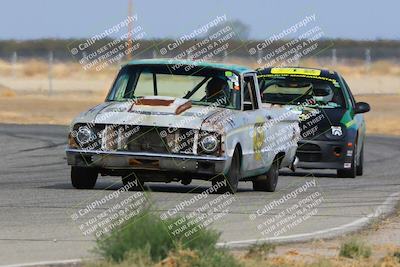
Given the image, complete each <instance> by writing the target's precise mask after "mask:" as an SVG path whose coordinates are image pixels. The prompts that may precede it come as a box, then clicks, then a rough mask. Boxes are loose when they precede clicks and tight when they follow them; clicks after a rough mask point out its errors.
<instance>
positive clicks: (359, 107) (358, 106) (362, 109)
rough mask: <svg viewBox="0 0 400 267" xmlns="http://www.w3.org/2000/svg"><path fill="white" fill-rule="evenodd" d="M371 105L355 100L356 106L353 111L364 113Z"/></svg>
mask: <svg viewBox="0 0 400 267" xmlns="http://www.w3.org/2000/svg"><path fill="white" fill-rule="evenodd" d="M370 109H371V107H370V106H369V104H368V103H365V102H357V103H356V107H355V109H354V113H356V114H358V113H365V112H368V111H370Z"/></svg>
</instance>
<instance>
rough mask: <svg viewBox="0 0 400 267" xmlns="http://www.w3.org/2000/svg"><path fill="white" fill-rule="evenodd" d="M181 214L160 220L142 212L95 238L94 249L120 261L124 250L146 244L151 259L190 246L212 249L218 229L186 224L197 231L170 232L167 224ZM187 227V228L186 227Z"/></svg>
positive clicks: (194, 248) (176, 219)
mask: <svg viewBox="0 0 400 267" xmlns="http://www.w3.org/2000/svg"><path fill="white" fill-rule="evenodd" d="M179 219H180V217H176V218H170V219H167V220H165V221H162V220H161V219H160V217H159V216H157V215H154V214H152V213H150V212H149V211H145V212H143V213H142V214H141V215H138V216H135V217H133V218H131V219H130V220H128V221H126V222H125V223H124V224H123V225H121V227H120V228H118V229H116V230H113V231H112V232H111V233H110V234H108V235H105V236H103V237H102V238H101V239H98V240H97V249H96V251H97V252H98V253H99V254H100V255H101V256H103V257H104V258H105V259H106V260H112V261H115V262H120V261H122V260H124V259H125V257H126V255H127V253H132V252H135V251H140V250H142V249H143V248H145V247H146V246H148V247H149V255H150V258H151V259H152V260H153V261H160V260H161V259H164V258H165V257H166V256H167V255H168V254H169V253H170V252H171V251H177V250H178V249H190V250H197V251H201V252H202V253H205V254H207V253H209V252H212V251H213V250H215V245H216V243H217V241H218V238H219V235H220V234H219V233H217V232H215V231H213V230H208V229H205V228H201V227H198V225H197V224H193V225H188V229H189V230H192V229H194V228H196V229H197V231H196V232H195V233H194V234H192V235H190V236H189V237H185V236H184V234H183V233H181V234H178V235H175V236H172V235H171V233H170V231H169V230H168V228H167V226H168V225H171V224H173V223H175V222H177V221H178V220H179ZM188 229H187V230H186V231H188Z"/></svg>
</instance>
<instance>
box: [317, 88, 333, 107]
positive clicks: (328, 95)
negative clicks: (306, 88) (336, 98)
mask: <svg viewBox="0 0 400 267" xmlns="http://www.w3.org/2000/svg"><path fill="white" fill-rule="evenodd" d="M313 92H314V96H313V98H314V100H315V101H317V102H323V103H328V102H331V101H332V99H333V95H334V94H333V90H332V89H331V88H330V87H329V86H324V87H319V88H314V89H313Z"/></svg>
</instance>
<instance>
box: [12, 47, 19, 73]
mask: <svg viewBox="0 0 400 267" xmlns="http://www.w3.org/2000/svg"><path fill="white" fill-rule="evenodd" d="M17 61H18V55H17V51H14V52H13V53H12V56H11V68H12V75H13V77H14V78H15V77H17Z"/></svg>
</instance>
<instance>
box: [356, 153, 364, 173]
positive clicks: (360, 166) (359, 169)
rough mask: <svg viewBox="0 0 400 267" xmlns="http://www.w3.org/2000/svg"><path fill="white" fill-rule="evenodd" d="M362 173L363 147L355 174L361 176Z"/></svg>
mask: <svg viewBox="0 0 400 267" xmlns="http://www.w3.org/2000/svg"><path fill="white" fill-rule="evenodd" d="M363 173H364V145H363V146H362V147H361V150H360V156H359V157H358V162H357V170H356V174H357V175H359V176H361V175H363Z"/></svg>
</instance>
